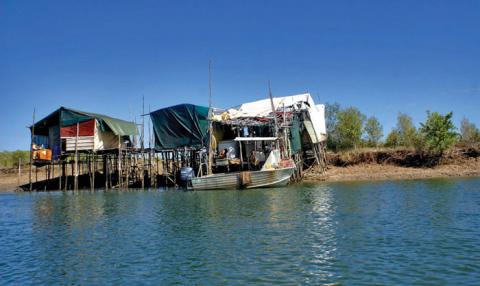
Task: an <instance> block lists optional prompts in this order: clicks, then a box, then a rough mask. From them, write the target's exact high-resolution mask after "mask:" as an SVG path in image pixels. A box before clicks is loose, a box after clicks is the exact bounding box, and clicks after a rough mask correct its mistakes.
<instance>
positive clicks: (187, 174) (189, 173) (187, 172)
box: [180, 167, 195, 182]
mask: <svg viewBox="0 0 480 286" xmlns="http://www.w3.org/2000/svg"><path fill="white" fill-rule="evenodd" d="M194 176H195V174H194V172H193V168H191V167H183V168H181V169H180V181H182V182H188V181H190V180H192V178H193V177H194Z"/></svg>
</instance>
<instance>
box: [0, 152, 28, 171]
mask: <svg viewBox="0 0 480 286" xmlns="http://www.w3.org/2000/svg"><path fill="white" fill-rule="evenodd" d="M29 161H30V152H28V151H23V150H16V151H2V152H0V168H13V167H15V168H17V167H18V163H19V162H20V163H21V164H22V165H25V164H27V163H29Z"/></svg>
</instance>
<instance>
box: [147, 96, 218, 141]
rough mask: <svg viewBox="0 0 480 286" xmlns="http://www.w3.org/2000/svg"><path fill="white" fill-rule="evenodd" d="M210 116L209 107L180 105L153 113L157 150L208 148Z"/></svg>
mask: <svg viewBox="0 0 480 286" xmlns="http://www.w3.org/2000/svg"><path fill="white" fill-rule="evenodd" d="M208 116H209V108H208V107H205V106H199V105H193V104H179V105H175V106H171V107H167V108H162V109H159V110H156V111H153V112H151V113H150V118H151V120H152V124H153V132H154V136H155V149H157V150H166V149H175V148H180V147H193V148H200V147H202V146H206V143H207V142H208Z"/></svg>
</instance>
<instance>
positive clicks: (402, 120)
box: [325, 103, 480, 154]
mask: <svg viewBox="0 0 480 286" xmlns="http://www.w3.org/2000/svg"><path fill="white" fill-rule="evenodd" d="M452 116H453V113H452V112H449V113H447V114H440V113H438V112H430V111H427V118H426V120H425V122H422V123H420V126H419V127H418V128H417V127H416V126H415V125H414V124H413V121H412V117H410V116H409V115H408V114H405V113H399V114H398V116H397V124H396V126H395V127H394V128H393V129H392V130H391V131H390V132H389V133H388V134H387V135H386V137H385V139H384V133H383V126H382V124H380V122H379V121H378V119H377V118H376V117H375V116H370V117H367V116H366V115H365V114H363V113H361V112H360V110H358V109H357V108H356V107H346V108H341V106H340V104H338V103H333V104H329V103H327V104H326V105H325V117H326V125H327V133H328V140H327V147H328V148H329V149H330V150H334V151H339V150H346V149H356V148H359V147H391V148H396V147H404V148H414V149H415V150H417V151H419V152H428V153H433V154H441V153H443V152H444V151H446V150H447V149H449V148H450V147H452V146H454V145H456V144H457V145H462V146H475V145H478V144H480V131H479V129H478V128H477V127H476V126H475V124H474V123H472V122H470V121H469V120H468V119H466V118H464V119H463V120H462V122H461V126H460V129H459V130H458V129H457V127H456V126H455V125H454V123H453V121H452Z"/></svg>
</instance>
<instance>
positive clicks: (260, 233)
mask: <svg viewBox="0 0 480 286" xmlns="http://www.w3.org/2000/svg"><path fill="white" fill-rule="evenodd" d="M0 284H14V285H31V284H35V285H38V284H44V285H67V284H68V285H95V284H102V285H104V284H109V285H118V284H129V285H132V284H154V285H165V284H186V285H212V284H238V285H247V284H311V285H318V284H337V285H362V284H363V285H372V284H383V285H385V284H387V285H398V284H416V285H442V284H443V285H467V284H470V285H474V284H476V285H478V284H480V179H455V180H451V179H449V180H414V181H394V182H373V183H372V182H370V183H328V184H327V183H325V184H317V185H308V184H304V185H295V186H291V187H287V188H280V189H259V190H245V191H206V192H183V191H178V190H150V191H140V190H134V191H132V190H129V191H108V192H103V191H95V192H89V191H81V192H77V193H73V192H48V193H32V194H29V193H4V194H0Z"/></svg>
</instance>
